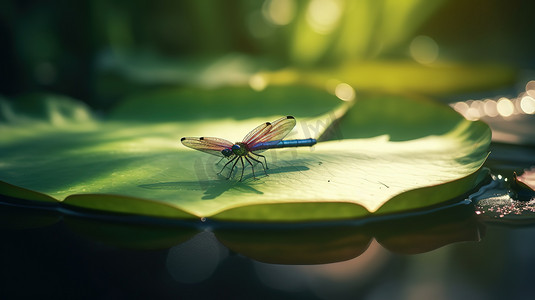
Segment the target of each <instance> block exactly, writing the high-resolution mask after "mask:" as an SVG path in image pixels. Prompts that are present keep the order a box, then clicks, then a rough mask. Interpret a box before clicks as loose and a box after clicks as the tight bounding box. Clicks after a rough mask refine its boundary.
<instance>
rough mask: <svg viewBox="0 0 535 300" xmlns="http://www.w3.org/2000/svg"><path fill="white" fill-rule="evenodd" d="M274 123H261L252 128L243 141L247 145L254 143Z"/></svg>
mask: <svg viewBox="0 0 535 300" xmlns="http://www.w3.org/2000/svg"><path fill="white" fill-rule="evenodd" d="M272 127H273V125H272V124H271V123H270V122H266V123H264V124H261V125H259V126H258V127H256V128H255V129H253V130H251V131H250V132H249V133H248V134H247V135H246V136H245V137H244V138H243V140H242V142H243V143H245V144H247V145H252V144H254V143H255V141H256V140H258V139H259V138H261V137H263V136H264V135H266V134H267V133H268V132H269V131H270V130H271V128H272Z"/></svg>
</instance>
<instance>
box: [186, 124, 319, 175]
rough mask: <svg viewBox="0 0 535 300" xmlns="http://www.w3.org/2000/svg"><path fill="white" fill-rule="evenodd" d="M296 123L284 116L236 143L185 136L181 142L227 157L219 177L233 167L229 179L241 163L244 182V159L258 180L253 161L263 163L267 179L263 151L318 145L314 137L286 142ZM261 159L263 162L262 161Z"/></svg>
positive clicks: (211, 138)
mask: <svg viewBox="0 0 535 300" xmlns="http://www.w3.org/2000/svg"><path fill="white" fill-rule="evenodd" d="M295 123H296V121H295V118H294V117H293V116H286V117H282V118H280V119H277V120H275V121H273V122H265V123H263V124H261V125H259V126H257V127H256V128H255V129H253V130H251V132H249V133H248V134H247V135H246V136H245V137H244V138H243V140H242V141H241V142H236V143H232V142H230V141H227V140H225V139H221V138H216V137H183V138H181V139H180V141H181V142H182V144H183V145H184V146H186V147H189V148H192V149H195V150H199V151H202V152H205V153H208V154H212V155H215V156H218V157H221V159H220V160H219V162H221V160H223V159H225V158H227V159H228V162H227V163H225V165H224V166H223V168H222V169H221V171H219V173H217V175H220V174H221V173H222V172H223V170H224V169H225V168H226V167H227V166H228V165H230V164H232V167H231V168H230V173H229V175H228V177H227V179H229V178H230V177H231V176H232V172H233V171H234V168H235V167H236V164H237V163H238V161H239V162H240V163H241V176H240V181H242V179H243V171H244V170H245V164H244V162H243V161H244V160H245V161H246V162H247V163H248V164H249V165H251V170H252V173H253V178H255V179H256V176H255V172H254V165H253V162H256V163H259V164H261V165H262V168H263V169H264V173H265V174H266V176H268V174H267V171H266V169H268V165H267V160H266V157H265V156H264V155H261V154H260V153H262V152H263V151H265V150H269V149H276V148H288V147H307V146H308V147H310V146H313V145H315V144H316V140H315V139H312V138H309V139H296V140H283V139H284V138H285V137H286V136H287V135H288V133H290V131H292V129H293V128H294V127H295ZM262 159H263V160H264V162H262ZM219 162H218V163H219ZM264 164H265V165H264Z"/></svg>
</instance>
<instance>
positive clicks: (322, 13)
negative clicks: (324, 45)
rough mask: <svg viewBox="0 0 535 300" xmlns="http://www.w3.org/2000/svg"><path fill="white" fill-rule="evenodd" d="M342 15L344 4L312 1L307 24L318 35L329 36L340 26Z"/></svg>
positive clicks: (307, 15)
mask: <svg viewBox="0 0 535 300" xmlns="http://www.w3.org/2000/svg"><path fill="white" fill-rule="evenodd" d="M341 15H342V2H341V1H337V0H312V1H310V3H309V5H308V9H307V12H306V17H307V22H308V24H309V25H310V27H311V28H312V29H313V30H314V31H315V32H317V33H320V34H328V33H330V32H331V31H332V30H333V29H334V28H335V27H336V25H337V24H338V21H339V20H340V17H341Z"/></svg>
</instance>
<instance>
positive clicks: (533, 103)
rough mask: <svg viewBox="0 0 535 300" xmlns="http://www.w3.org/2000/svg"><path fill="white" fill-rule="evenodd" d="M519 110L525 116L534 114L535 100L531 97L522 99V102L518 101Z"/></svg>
mask: <svg viewBox="0 0 535 300" xmlns="http://www.w3.org/2000/svg"><path fill="white" fill-rule="evenodd" d="M520 108H521V109H522V111H523V112H524V113H526V114H534V113H535V99H533V97H531V96H524V97H522V100H520Z"/></svg>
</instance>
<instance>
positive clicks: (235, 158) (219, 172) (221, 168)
mask: <svg viewBox="0 0 535 300" xmlns="http://www.w3.org/2000/svg"><path fill="white" fill-rule="evenodd" d="M236 158H237V156H234V157H233V158H232V159H231V160H229V161H228V162H227V163H226V164H225V165H224V166H223V168H221V171H219V173H217V175H221V173H222V172H223V170H225V167H226V166H227V165H228V164H230V163H231V162H232V161H233V160H235V159H236ZM233 168H234V167H233ZM231 172H232V170H231ZM229 177H230V176H229Z"/></svg>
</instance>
